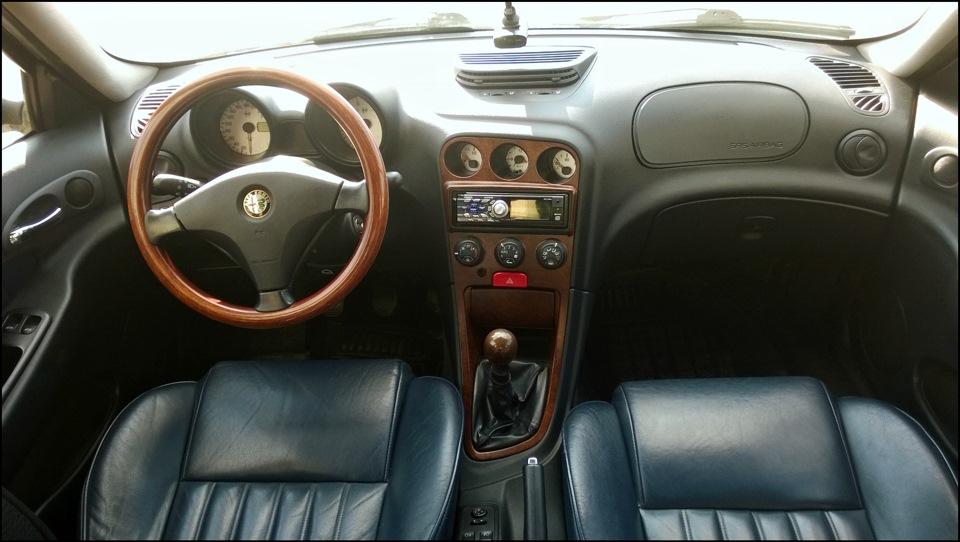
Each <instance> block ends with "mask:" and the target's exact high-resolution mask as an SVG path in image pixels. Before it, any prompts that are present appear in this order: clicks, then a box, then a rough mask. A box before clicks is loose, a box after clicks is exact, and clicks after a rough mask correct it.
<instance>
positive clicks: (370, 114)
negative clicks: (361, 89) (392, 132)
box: [340, 96, 383, 149]
mask: <svg viewBox="0 0 960 542" xmlns="http://www.w3.org/2000/svg"><path fill="white" fill-rule="evenodd" d="M349 102H350V105H352V106H353V108H354V109H356V110H357V113H359V114H360V118H361V119H363V122H364V124H366V125H367V128H369V129H370V133H371V134H373V141H374V142H376V144H377V146H378V147H379V146H380V142H381V141H383V123H381V122H380V117H379V116H377V111H376V110H375V109H374V108H373V106H371V105H370V103H369V102H367V101H366V100H364V99H363V98H362V97H360V96H354V97H353V98H350V100H349ZM340 137H342V138H343V142H344V143H346V144H347V145H349V146H350V148H351V149H352V148H354V147H353V142H352V141H350V138H349V137H347V132H345V131H343V128H340Z"/></svg>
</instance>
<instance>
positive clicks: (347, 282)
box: [127, 68, 389, 328]
mask: <svg viewBox="0 0 960 542" xmlns="http://www.w3.org/2000/svg"><path fill="white" fill-rule="evenodd" d="M245 85H271V86H276V87H281V88H285V89H289V90H292V91H295V92H298V93H300V94H303V95H304V96H306V97H307V98H309V99H310V100H312V101H314V102H316V103H317V104H318V105H320V106H322V107H323V108H324V109H326V111H327V112H328V113H329V114H330V115H331V116H332V117H333V118H334V119H335V120H336V121H337V122H338V123H339V124H340V126H342V127H343V130H344V132H346V134H347V137H349V138H350V141H351V142H353V144H354V147H355V148H356V150H357V154H358V155H359V158H360V166H361V168H362V169H363V175H364V178H365V179H366V187H367V194H368V198H369V204H368V205H369V208H368V211H367V215H366V218H365V219H364V229H363V234H362V235H361V237H360V242H359V243H358V244H357V248H356V250H355V251H354V253H353V255H352V256H351V257H350V260H349V261H348V262H347V264H346V266H345V267H344V268H343V270H342V271H341V272H340V274H339V275H337V277H336V278H334V279H333V281H332V282H330V283H329V284H328V285H327V286H325V287H324V288H322V289H320V290H318V291H317V292H315V293H314V294H312V295H310V296H309V297H306V298H304V299H302V300H299V301H296V302H294V303H293V304H292V305H290V306H289V307H286V308H284V309H280V310H277V311H273V312H259V311H256V310H254V309H253V308H251V307H243V306H239V305H234V304H231V303H227V302H225V301H223V300H221V299H217V298H215V297H213V296H211V295H209V294H207V293H206V292H204V291H203V290H201V289H200V288H198V287H197V286H196V285H194V284H193V283H192V282H190V281H189V280H188V279H187V278H186V277H185V276H184V275H183V273H181V272H180V271H179V270H178V269H177V267H176V266H175V265H174V263H173V261H172V260H171V258H170V256H169V254H167V252H166V251H165V250H163V249H162V248H160V247H158V246H156V245H154V244H153V243H151V242H150V240H149V238H148V237H147V232H146V227H145V225H144V216H145V215H146V214H147V211H149V210H150V208H151V206H150V187H151V183H152V180H153V179H152V175H153V170H154V164H155V162H156V157H157V154H158V152H159V150H160V147H161V145H162V143H163V140H164V139H165V138H166V136H167V134H169V133H170V130H171V129H172V128H173V126H174V124H175V123H176V122H177V120H178V119H180V117H182V116H183V114H184V113H186V112H187V110H189V109H190V107H192V106H193V105H195V104H196V103H197V102H198V101H199V100H200V99H201V98H202V97H204V96H208V95H210V94H212V93H214V92H217V91H220V90H225V89H229V88H234V87H238V86H245ZM388 208H389V205H388V189H387V177H386V169H385V168H384V165H383V159H382V157H381V156H380V150H379V149H378V148H377V144H376V142H375V141H374V140H373V136H372V135H371V134H370V132H369V130H368V129H367V127H366V125H365V124H364V122H363V120H362V119H361V118H360V116H359V115H358V114H357V112H356V111H355V110H354V109H353V107H352V106H351V105H350V104H349V103H348V102H347V101H346V99H344V98H343V97H342V96H341V95H340V94H339V93H338V92H337V91H335V90H333V89H332V88H331V87H329V86H328V85H325V84H323V83H317V82H314V81H311V80H310V79H308V78H306V77H303V76H300V75H297V74H295V73H291V72H287V71H283V70H276V69H270V68H231V69H227V70H224V71H220V72H217V73H213V74H210V75H207V76H204V77H202V78H200V79H197V80H196V81H193V82H191V83H189V84H187V85H184V86H183V87H182V88H180V89H179V90H178V91H177V92H176V93H174V94H173V95H172V96H170V97H169V98H167V99H166V100H165V101H164V102H163V103H162V104H161V105H160V107H158V108H157V110H156V112H154V114H153V116H152V117H151V118H150V121H149V122H148V123H147V125H146V127H145V129H144V131H143V134H142V135H141V136H140V139H139V140H138V141H137V143H136V145H135V146H134V149H133V155H132V157H131V160H130V170H129V176H128V180H127V210H128V212H129V215H130V225H131V228H132V230H133V237H134V239H135V240H136V242H137V246H138V247H139V248H140V252H141V253H142V254H143V257H144V259H146V261H147V265H148V266H149V267H150V269H151V270H152V271H153V273H154V274H155V275H156V276H157V278H158V279H159V280H160V282H161V283H162V284H163V285H164V286H165V287H166V288H167V289H168V290H169V291H170V292H171V293H172V294H173V295H174V296H175V297H176V298H177V299H179V300H180V301H182V302H183V303H184V304H185V305H187V306H188V307H189V308H191V309H193V310H195V311H197V312H199V313H201V314H203V315H205V316H207V317H209V318H212V319H214V320H217V321H219V322H223V323H226V324H230V325H234V326H238V327H246V328H274V327H282V326H287V325H293V324H297V323H300V322H304V321H306V320H308V319H310V318H313V317H314V316H317V315H319V314H321V313H323V312H324V311H326V310H328V309H329V308H331V307H332V306H333V305H335V304H336V303H337V302H339V301H341V300H342V299H343V298H345V297H346V296H347V294H349V293H350V292H351V291H352V290H353V289H354V288H355V287H356V286H357V285H358V284H359V283H360V281H361V280H362V279H363V277H364V275H366V273H367V271H368V270H369V269H370V266H371V265H372V264H373V261H374V259H375V258H376V255H377V252H378V251H379V250H380V244H381V242H382V241H383V236H384V233H385V232H386V227H387V210H388Z"/></svg>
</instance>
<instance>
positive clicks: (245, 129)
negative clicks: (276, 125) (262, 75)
mask: <svg viewBox="0 0 960 542" xmlns="http://www.w3.org/2000/svg"><path fill="white" fill-rule="evenodd" d="M220 135H221V136H223V142H224V143H226V144H227V147H229V148H230V150H232V151H233V152H235V153H237V154H240V155H244V156H255V155H258V154H263V153H265V152H267V149H268V148H270V124H269V123H267V119H266V117H264V116H263V113H262V112H261V111H260V110H259V109H257V106H255V105H253V104H252V103H251V102H250V101H249V100H236V101H234V102H231V103H230V104H229V105H227V106H226V107H225V108H224V110H223V114H222V115H220Z"/></svg>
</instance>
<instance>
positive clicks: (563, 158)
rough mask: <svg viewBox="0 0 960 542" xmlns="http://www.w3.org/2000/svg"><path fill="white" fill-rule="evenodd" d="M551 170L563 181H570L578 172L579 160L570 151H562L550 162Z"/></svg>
mask: <svg viewBox="0 0 960 542" xmlns="http://www.w3.org/2000/svg"><path fill="white" fill-rule="evenodd" d="M550 168H551V169H552V170H553V172H554V173H555V174H556V175H557V177H560V178H561V179H569V178H570V177H573V174H574V173H575V172H576V171H577V160H576V159H575V158H574V157H573V155H572V154H570V151H567V150H564V149H560V150H558V151H557V152H556V154H554V155H553V159H552V160H550Z"/></svg>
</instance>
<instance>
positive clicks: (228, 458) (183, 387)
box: [81, 360, 463, 539]
mask: <svg viewBox="0 0 960 542" xmlns="http://www.w3.org/2000/svg"><path fill="white" fill-rule="evenodd" d="M462 439H463V406H462V403H461V399H460V395H459V393H458V392H457V390H456V389H455V388H454V386H453V385H452V384H450V383H449V382H447V381H445V380H441V379H439V378H430V377H421V378H414V376H413V373H412V372H411V370H410V368H409V366H408V365H407V364H406V363H403V362H400V361H387V360H376V361H329V362H327V361H324V362H316V361H283V362H280V361H270V362H228V363H221V364H218V365H216V366H215V367H214V368H213V369H211V370H210V372H209V373H208V374H207V376H206V377H205V378H204V379H203V380H202V381H201V382H199V383H194V382H185V383H177V384H170V385H166V386H162V387H160V388H157V389H154V390H152V391H150V392H147V393H146V394H144V395H142V396H140V397H139V398H138V399H136V400H135V401H134V402H133V403H132V404H131V405H130V406H129V407H127V408H126V409H125V410H124V411H123V412H122V413H121V414H120V416H119V417H118V418H117V420H116V421H115V422H114V424H113V426H112V427H111V429H110V430H109V431H108V433H107V435H106V437H105V439H104V441H103V443H102V444H101V446H100V449H99V451H98V452H97V455H96V457H95V459H94V461H93V467H92V469H91V471H90V474H89V476H88V478H87V481H86V485H85V487H84V491H83V497H82V504H81V506H82V513H81V535H82V537H83V538H94V539H103V538H111V539H159V538H165V539H170V538H202V539H209V538H230V539H289V538H293V539H372V538H383V539H437V538H447V537H449V536H450V535H451V530H452V517H453V509H454V504H455V502H456V498H457V479H458V472H459V471H458V469H459V464H460V463H459V457H460V450H461V444H462Z"/></svg>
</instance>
